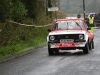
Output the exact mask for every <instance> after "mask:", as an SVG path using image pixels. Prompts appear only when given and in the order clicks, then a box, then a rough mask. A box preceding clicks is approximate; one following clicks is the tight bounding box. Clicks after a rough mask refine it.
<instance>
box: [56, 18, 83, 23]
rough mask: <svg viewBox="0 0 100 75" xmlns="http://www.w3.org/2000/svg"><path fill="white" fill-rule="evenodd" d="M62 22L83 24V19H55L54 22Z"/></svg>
mask: <svg viewBox="0 0 100 75" xmlns="http://www.w3.org/2000/svg"><path fill="white" fill-rule="evenodd" d="M64 21H67V22H73V21H74V22H84V19H83V18H76V19H57V20H56V21H55V22H56V23H57V22H64Z"/></svg>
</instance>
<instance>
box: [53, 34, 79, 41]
mask: <svg viewBox="0 0 100 75" xmlns="http://www.w3.org/2000/svg"><path fill="white" fill-rule="evenodd" d="M79 35H80V34H66V35H55V40H58V41H59V40H60V39H74V40H77V39H79Z"/></svg>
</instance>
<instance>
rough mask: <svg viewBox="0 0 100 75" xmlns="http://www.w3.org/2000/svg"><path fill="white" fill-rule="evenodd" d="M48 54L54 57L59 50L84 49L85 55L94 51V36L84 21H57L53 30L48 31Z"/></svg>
mask: <svg viewBox="0 0 100 75" xmlns="http://www.w3.org/2000/svg"><path fill="white" fill-rule="evenodd" d="M48 31H49V34H48V36H47V42H48V53H49V55H54V54H56V53H59V50H76V49H79V50H80V49H82V50H83V53H84V54H88V53H89V50H92V49H94V34H93V33H91V32H90V28H88V26H87V25H86V23H85V22H84V20H83V19H60V20H56V21H55V23H54V24H53V27H52V29H48Z"/></svg>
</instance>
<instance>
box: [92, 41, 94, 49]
mask: <svg viewBox="0 0 100 75" xmlns="http://www.w3.org/2000/svg"><path fill="white" fill-rule="evenodd" d="M92 49H94V41H93V40H92Z"/></svg>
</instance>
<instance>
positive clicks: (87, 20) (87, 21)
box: [85, 15, 89, 25]
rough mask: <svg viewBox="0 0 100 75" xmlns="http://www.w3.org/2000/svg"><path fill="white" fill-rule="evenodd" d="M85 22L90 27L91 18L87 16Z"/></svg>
mask: <svg viewBox="0 0 100 75" xmlns="http://www.w3.org/2000/svg"><path fill="white" fill-rule="evenodd" d="M85 22H86V24H87V25H89V18H88V15H85Z"/></svg>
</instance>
